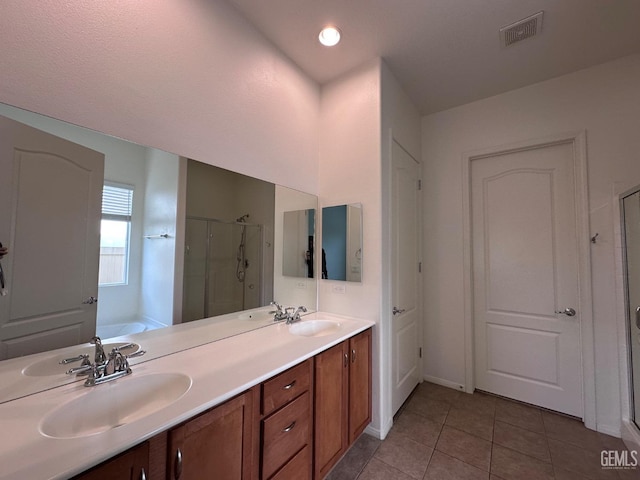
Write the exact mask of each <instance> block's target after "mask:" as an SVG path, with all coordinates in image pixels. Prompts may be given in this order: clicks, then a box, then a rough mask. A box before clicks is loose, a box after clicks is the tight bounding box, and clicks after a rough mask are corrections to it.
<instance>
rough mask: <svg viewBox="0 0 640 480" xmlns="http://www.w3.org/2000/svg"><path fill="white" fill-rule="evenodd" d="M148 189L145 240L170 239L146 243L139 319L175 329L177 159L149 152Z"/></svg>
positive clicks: (162, 153) (146, 194)
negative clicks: (148, 237) (172, 326)
mask: <svg viewBox="0 0 640 480" xmlns="http://www.w3.org/2000/svg"><path fill="white" fill-rule="evenodd" d="M146 160H147V161H146V170H145V179H146V189H145V198H144V223H143V228H142V230H143V231H142V237H144V236H146V235H161V234H167V235H169V237H168V238H160V239H143V246H142V282H141V296H140V315H141V316H142V317H143V318H144V319H146V320H151V321H153V322H156V323H158V324H160V325H172V324H173V313H174V305H173V301H174V297H173V292H174V279H175V278H176V275H175V268H176V255H182V250H177V248H176V244H179V243H180V242H179V241H178V237H179V236H180V235H183V232H182V231H179V230H178V229H177V228H176V225H177V222H178V194H179V185H180V178H179V169H180V168H179V161H178V158H177V157H176V156H175V155H172V154H170V153H166V152H162V151H160V150H155V149H151V148H150V149H147V159H146Z"/></svg>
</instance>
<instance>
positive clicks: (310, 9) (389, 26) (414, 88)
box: [228, 0, 640, 114]
mask: <svg viewBox="0 0 640 480" xmlns="http://www.w3.org/2000/svg"><path fill="white" fill-rule="evenodd" d="M228 1H229V2H230V3H231V4H234V5H235V6H236V7H237V8H238V9H239V10H240V12H242V14H243V15H244V16H245V17H246V18H247V19H248V20H249V21H251V22H252V23H253V24H254V25H255V26H256V27H257V28H258V30H260V31H261V32H262V33H263V34H264V35H265V36H266V37H267V38H269V39H270V40H271V41H272V42H273V43H274V44H275V45H276V46H277V47H278V48H279V49H280V50H282V51H283V52H284V53H285V54H286V55H287V56H289V58H291V59H292V60H293V61H294V62H295V63H296V64H297V65H299V66H300V68H301V69H302V70H303V71H304V72H306V73H307V74H308V75H309V76H310V77H311V78H313V79H314V80H315V81H317V82H318V83H320V84H324V83H326V82H328V81H331V80H332V79H335V78H337V77H339V76H340V75H342V74H344V73H346V72H348V71H349V70H351V69H352V68H354V67H356V66H358V65H360V64H362V63H364V62H366V61H367V60H370V59H372V58H374V57H376V56H381V57H382V58H384V60H385V61H386V63H387V65H388V66H389V67H390V68H391V70H392V71H393V73H394V74H395V76H396V77H397V78H398V80H399V81H400V83H401V84H402V86H403V87H404V89H405V91H406V92H407V93H408V94H409V96H410V97H411V98H412V99H413V101H414V102H415V104H416V105H417V106H418V108H419V109H420V111H421V112H422V113H423V114H428V113H433V112H437V111H440V110H445V109H448V108H451V107H454V106H457V105H462V104H465V103H468V102H471V101H474V100H478V99H481V98H486V97H489V96H492V95H496V94H499V93H502V92H505V91H508V90H513V89H515V88H519V87H523V86H526V85H530V84H532V83H536V82H540V81H543V80H546V79H549V78H553V77H556V76H559V75H563V74H566V73H569V72H573V71H576V70H580V69H582V68H586V67H589V66H592V65H596V64H598V63H603V62H606V61H608V60H613V59H615V58H619V57H622V56H625V55H629V54H632V53H638V52H640V0H228ZM540 10H544V23H543V27H542V34H541V35H539V36H537V37H534V38H531V39H528V40H525V41H523V42H520V43H518V44H515V45H513V46H511V47H509V48H503V47H501V45H500V42H499V33H498V30H499V28H500V27H502V26H504V25H508V24H510V23H513V22H515V21H517V20H520V19H522V18H524V17H527V16H529V15H531V14H533V13H536V12H539V11H540ZM327 23H332V24H335V25H337V26H339V27H340V29H341V30H342V34H343V40H342V42H341V43H340V44H339V45H338V46H337V47H333V48H327V47H323V46H322V45H320V44H319V43H318V41H317V35H318V32H319V30H320V28H321V27H322V26H323V25H325V24H327Z"/></svg>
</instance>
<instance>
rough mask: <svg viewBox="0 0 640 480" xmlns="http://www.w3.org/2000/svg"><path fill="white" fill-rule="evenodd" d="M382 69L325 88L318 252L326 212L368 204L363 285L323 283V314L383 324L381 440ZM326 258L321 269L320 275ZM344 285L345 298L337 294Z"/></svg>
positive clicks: (363, 70)
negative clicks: (339, 286) (337, 207)
mask: <svg viewBox="0 0 640 480" xmlns="http://www.w3.org/2000/svg"><path fill="white" fill-rule="evenodd" d="M380 68H381V62H380V60H379V59H376V60H374V61H371V62H368V63H367V64H366V65H363V66H362V67H360V68H357V69H355V70H354V71H352V72H350V73H349V74H347V75H345V76H344V77H342V78H340V79H338V80H335V81H333V82H331V83H329V84H327V85H325V86H323V88H322V101H321V115H320V116H321V119H320V168H319V177H318V187H319V191H320V192H321V193H320V195H319V208H320V215H318V216H317V218H316V228H317V230H316V232H317V235H318V236H317V238H318V242H317V243H318V247H317V248H318V251H320V248H321V247H322V245H321V238H322V214H321V211H322V207H329V206H333V205H344V204H347V205H348V204H350V203H361V204H362V216H363V245H362V282H361V283H353V282H338V281H333V280H320V281H319V286H318V309H319V310H324V311H327V312H332V313H339V314H343V315H351V316H354V317H359V318H367V319H370V320H373V321H375V322H376V323H378V327H377V328H375V329H374V336H373V368H374V372H376V373H374V375H373V425H372V428H373V429H374V430H375V433H376V434H378V435H385V434H386V431H384V433H382V430H384V429H385V428H383V425H384V427H386V426H387V425H386V424H387V423H388V421H387V420H386V419H385V420H384V421H383V416H384V412H383V410H382V406H381V405H382V404H381V400H382V393H381V385H384V384H383V383H381V381H380V378H379V375H377V372H379V371H380V370H379V369H380V360H379V359H380V355H381V349H380V337H379V331H380V330H379V322H380V295H381V289H380V285H381V259H382V252H381V249H380V247H381V243H380V234H381V224H380V201H381V198H380V108H381V107H380ZM319 258H320V256H318V261H317V263H316V270H318V271H320V260H319ZM338 285H342V286H344V287H345V293H335V292H334V291H333V287H334V286H338Z"/></svg>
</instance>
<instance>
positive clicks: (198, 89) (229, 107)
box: [0, 0, 319, 193]
mask: <svg viewBox="0 0 640 480" xmlns="http://www.w3.org/2000/svg"><path fill="white" fill-rule="evenodd" d="M0 19H1V25H2V28H0V44H1V45H2V49H0V65H2V69H0V102H4V103H8V104H10V105H15V106H18V107H22V108H25V109H27V110H31V111H35V112H40V113H43V114H45V115H49V116H52V117H54V118H59V119H61V120H65V121H68V122H71V123H75V124H77V125H82V126H86V127H89V128H92V129H95V130H98V131H101V132H105V133H108V134H111V135H115V136H118V137H121V138H125V139H128V140H131V141H134V142H136V143H139V144H142V145H148V146H152V147H155V148H159V149H162V150H166V151H168V152H173V153H176V154H180V155H184V156H187V157H190V158H195V159H198V160H201V161H204V162H207V163H211V164H215V165H219V166H222V167H226V168H230V169H233V170H235V171H238V172H241V173H245V174H248V175H251V176H254V177H258V178H262V179H265V180H269V181H272V182H274V183H278V184H281V185H286V186H289V187H292V188H298V189H300V190H304V191H307V192H310V193H317V172H318V167H317V165H318V153H317V151H318V134H317V130H318V108H319V88H318V86H317V85H316V84H315V83H314V82H312V81H311V80H309V78H307V77H306V76H305V75H304V74H302V73H301V72H300V71H299V69H298V68H297V67H296V66H294V65H293V64H292V62H291V61H290V60H289V59H287V58H286V57H285V56H284V55H283V54H282V53H281V52H280V51H279V50H277V49H276V48H275V47H274V46H273V45H272V44H271V43H269V42H268V41H267V40H265V38H264V37H263V36H262V35H261V34H260V33H258V32H257V30H256V29H255V28H254V27H253V26H252V25H251V24H249V23H248V22H247V21H246V20H245V19H244V18H243V17H242V16H241V15H240V14H239V13H238V12H237V11H236V10H235V9H233V8H232V7H230V6H229V5H228V4H227V3H225V2H224V1H222V0H189V1H177V0H176V1H168V2H157V1H154V0H139V1H135V2H131V1H124V0H114V1H110V2H93V1H86V0H71V1H67V2H60V1H58V0H6V1H3V2H0Z"/></svg>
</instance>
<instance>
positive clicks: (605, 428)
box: [597, 425, 622, 438]
mask: <svg viewBox="0 0 640 480" xmlns="http://www.w3.org/2000/svg"><path fill="white" fill-rule="evenodd" d="M597 430H598V432H600V433H605V434H607V435H611V436H612V437H617V438H620V437H621V436H622V435H621V432H620V427H619V426H612V425H598V428H597Z"/></svg>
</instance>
